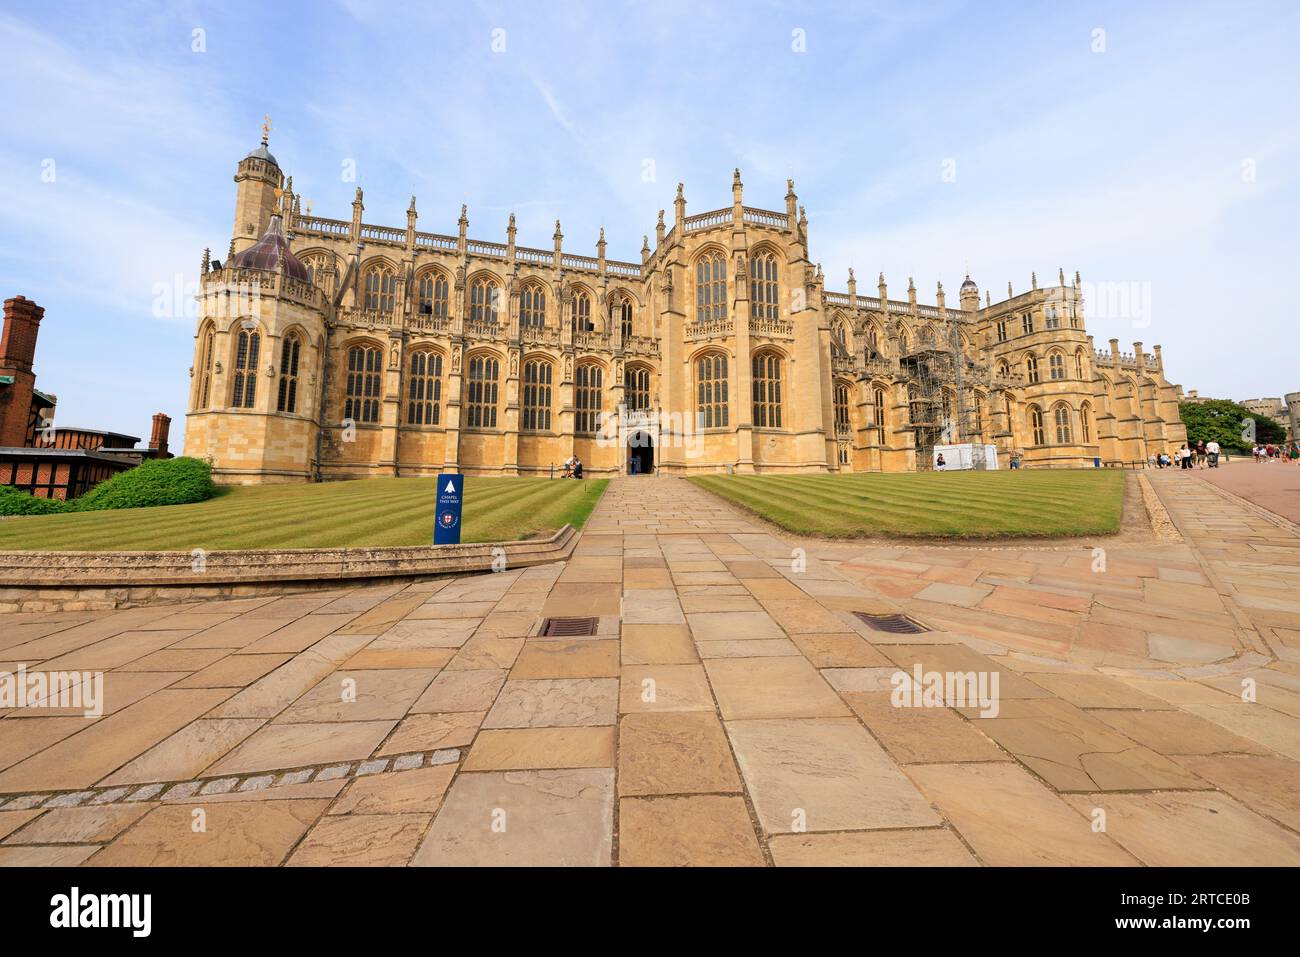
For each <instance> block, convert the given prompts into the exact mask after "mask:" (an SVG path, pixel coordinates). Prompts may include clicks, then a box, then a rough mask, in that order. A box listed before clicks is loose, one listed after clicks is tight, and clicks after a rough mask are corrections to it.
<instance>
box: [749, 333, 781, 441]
mask: <svg viewBox="0 0 1300 957" xmlns="http://www.w3.org/2000/svg"><path fill="white" fill-rule="evenodd" d="M752 371H753V393H754V425H755V426H756V427H757V428H760V429H779V428H781V356H780V355H778V354H777V353H775V352H770V351H764V352H756V353H754V360H753V370H752Z"/></svg>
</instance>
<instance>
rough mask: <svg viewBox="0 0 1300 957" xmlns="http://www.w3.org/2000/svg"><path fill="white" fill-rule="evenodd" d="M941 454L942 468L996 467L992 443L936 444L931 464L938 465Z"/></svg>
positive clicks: (995, 453)
mask: <svg viewBox="0 0 1300 957" xmlns="http://www.w3.org/2000/svg"><path fill="white" fill-rule="evenodd" d="M940 455H942V456H943V463H944V464H943V470H944V471H945V472H955V471H958V470H960V469H996V468H997V467H998V450H997V447H996V446H993V445H973V444H972V443H970V442H963V443H961V444H960V445H936V446H935V447H934V459H933V460H932V461H931V463H930V464H931V466H932V467H934V468H936V469H937V468H938V467H939V456H940Z"/></svg>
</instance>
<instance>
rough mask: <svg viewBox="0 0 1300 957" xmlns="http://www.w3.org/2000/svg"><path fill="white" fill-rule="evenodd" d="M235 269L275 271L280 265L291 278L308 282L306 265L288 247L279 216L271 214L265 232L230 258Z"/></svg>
mask: <svg viewBox="0 0 1300 957" xmlns="http://www.w3.org/2000/svg"><path fill="white" fill-rule="evenodd" d="M230 265H231V266H232V267H233V268H235V269H261V270H264V271H266V272H276V271H278V270H279V269H280V268H281V266H283V268H284V274H285V275H286V276H289V277H290V278H292V279H300V280H302V281H303V282H308V281H309V280H308V276H307V267H306V266H304V265H303V264H302V261H301V260H300V259H299V258H298V257H297V256H295V255H294V254H293V252H292V250H290V249H289V240H288V239H287V238H286V237H285V235H284V226H283V224H282V223H281V221H280V217H279V216H278V215H277V216H272V217H271V222H270V224H269V225H268V226H267V227H266V233H265V234H264V235H263V236H262V238H261V239H259V240H258V241H257V242H255V243H254V244H253V245H251V246H249V247H248V248H247V249H245V250H244V251H243V252H241V253H237V254H236V255H235V257H234V258H233V259H231V260H230Z"/></svg>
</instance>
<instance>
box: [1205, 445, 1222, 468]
mask: <svg viewBox="0 0 1300 957" xmlns="http://www.w3.org/2000/svg"><path fill="white" fill-rule="evenodd" d="M1205 454H1206V456H1207V457H1208V458H1209V460H1210V468H1212V469H1217V468H1218V467H1219V443H1218V442H1216V441H1214V439H1210V441H1209V442H1207V443H1206V445H1205Z"/></svg>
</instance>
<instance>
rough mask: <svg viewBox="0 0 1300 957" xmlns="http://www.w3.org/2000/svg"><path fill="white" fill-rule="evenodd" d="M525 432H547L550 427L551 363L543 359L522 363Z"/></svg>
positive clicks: (523, 426)
mask: <svg viewBox="0 0 1300 957" xmlns="http://www.w3.org/2000/svg"><path fill="white" fill-rule="evenodd" d="M523 408H524V420H523V425H522V428H523V430H524V431H525V432H549V431H550V429H551V364H550V363H549V362H546V361H545V360H543V359H531V360H529V361H528V362H525V363H524V395H523Z"/></svg>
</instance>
